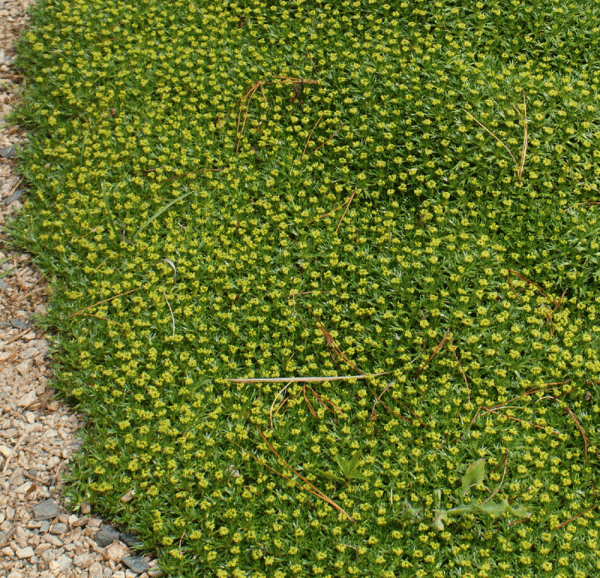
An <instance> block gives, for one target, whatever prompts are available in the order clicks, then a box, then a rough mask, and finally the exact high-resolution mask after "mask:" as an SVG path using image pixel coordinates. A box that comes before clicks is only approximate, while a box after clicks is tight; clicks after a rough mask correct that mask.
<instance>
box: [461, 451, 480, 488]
mask: <svg viewBox="0 0 600 578" xmlns="http://www.w3.org/2000/svg"><path fill="white" fill-rule="evenodd" d="M484 478H485V459H481V460H477V461H476V462H474V463H472V464H471V465H470V466H469V467H468V468H467V472H466V473H465V475H464V476H463V479H462V486H461V488H460V495H461V496H464V495H465V494H466V493H467V492H468V491H469V488H470V487H471V486H476V485H477V484H481V482H483V479H484Z"/></svg>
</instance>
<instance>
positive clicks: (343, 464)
mask: <svg viewBox="0 0 600 578" xmlns="http://www.w3.org/2000/svg"><path fill="white" fill-rule="evenodd" d="M361 458H362V450H357V451H356V452H354V453H353V454H352V457H351V458H350V459H349V460H345V459H344V458H342V457H341V456H339V455H336V456H335V461H336V462H337V463H338V466H340V471H341V472H342V474H343V475H344V477H345V478H346V479H350V478H354V479H358V480H364V481H368V478H367V477H365V476H363V474H361V473H360V472H359V471H357V467H358V463H359V461H360V459H361Z"/></svg>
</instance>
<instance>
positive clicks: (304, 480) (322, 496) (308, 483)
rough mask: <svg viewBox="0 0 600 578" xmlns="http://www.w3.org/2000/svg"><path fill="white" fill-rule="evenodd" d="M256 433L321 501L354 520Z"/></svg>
mask: <svg viewBox="0 0 600 578" xmlns="http://www.w3.org/2000/svg"><path fill="white" fill-rule="evenodd" d="M258 433H259V435H260V437H261V438H262V439H263V441H264V442H265V443H266V444H267V446H268V448H269V449H270V450H271V451H272V452H273V453H274V454H275V456H276V457H277V459H278V460H279V461H280V462H282V463H283V465H285V467H286V468H288V469H289V470H290V471H291V472H292V473H294V474H295V475H296V476H298V477H299V478H300V479H301V480H302V481H303V482H304V483H305V484H307V485H308V486H309V487H310V488H311V489H312V490H313V493H314V494H315V495H316V496H318V497H319V498H321V499H322V500H323V501H325V502H327V503H328V504H329V505H330V506H333V507H334V508H335V509H336V510H338V511H340V512H341V513H342V514H344V516H346V518H348V520H349V521H350V522H352V523H354V520H353V519H352V518H351V517H350V516H349V515H348V514H347V513H346V511H345V510H344V509H343V508H341V507H340V506H338V505H337V504H336V503H335V502H334V501H333V500H332V499H331V498H329V497H328V496H327V495H326V494H324V493H323V492H321V490H319V489H318V488H317V487H316V486H314V485H313V484H311V483H310V482H309V481H308V480H307V479H306V478H305V477H304V476H302V475H301V474H299V473H298V472H297V471H296V470H295V469H294V468H292V466H290V465H289V464H288V463H287V462H286V461H285V460H284V459H283V458H282V457H281V456H280V455H279V454H278V453H277V452H276V451H275V448H274V447H273V446H272V445H271V444H270V443H269V442H268V441H267V438H266V437H265V436H264V435H263V433H262V432H261V431H260V430H258Z"/></svg>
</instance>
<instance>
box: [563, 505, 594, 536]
mask: <svg viewBox="0 0 600 578" xmlns="http://www.w3.org/2000/svg"><path fill="white" fill-rule="evenodd" d="M597 507H598V504H594V505H593V506H592V507H591V508H588V509H587V510H583V512H579V514H577V515H576V516H573V517H572V518H569V519H568V520H567V521H566V522H563V523H562V524H561V525H560V526H557V527H556V529H557V530H560V528H562V527H563V526H566V525H567V524H569V523H570V522H572V521H573V520H577V518H580V517H581V516H583V515H584V514H587V513H588V512H590V511H592V510H593V509H594V508H597Z"/></svg>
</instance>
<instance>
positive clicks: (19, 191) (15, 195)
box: [4, 189, 25, 205]
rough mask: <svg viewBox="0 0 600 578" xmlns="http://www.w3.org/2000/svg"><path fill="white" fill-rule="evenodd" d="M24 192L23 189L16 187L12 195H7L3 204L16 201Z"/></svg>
mask: <svg viewBox="0 0 600 578" xmlns="http://www.w3.org/2000/svg"><path fill="white" fill-rule="evenodd" d="M24 192H25V189H17V190H16V191H15V192H14V193H13V194H12V195H10V196H8V197H7V198H6V199H5V200H4V204H5V205H11V204H12V203H14V202H15V201H18V200H19V199H20V198H21V196H22V195H23V193H24Z"/></svg>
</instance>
